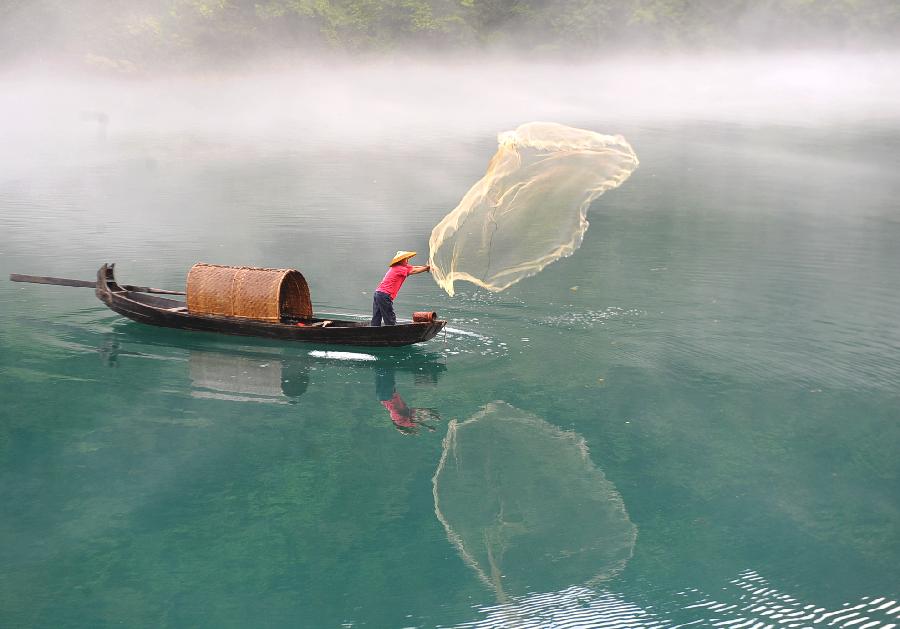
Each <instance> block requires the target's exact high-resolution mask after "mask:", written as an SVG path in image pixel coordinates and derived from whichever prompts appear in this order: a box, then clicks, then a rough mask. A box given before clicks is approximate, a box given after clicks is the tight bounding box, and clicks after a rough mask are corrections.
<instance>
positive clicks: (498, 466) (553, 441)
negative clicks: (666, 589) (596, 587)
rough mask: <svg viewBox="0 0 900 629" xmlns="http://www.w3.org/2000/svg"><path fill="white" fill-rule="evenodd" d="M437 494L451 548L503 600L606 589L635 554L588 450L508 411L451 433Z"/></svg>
mask: <svg viewBox="0 0 900 629" xmlns="http://www.w3.org/2000/svg"><path fill="white" fill-rule="evenodd" d="M432 488H433V493H434V507H435V514H436V515H437V518H438V520H440V522H441V523H442V524H443V525H444V529H445V531H446V533H447V537H448V538H449V540H450V542H451V543H452V544H453V545H454V546H456V548H457V551H458V552H459V554H460V556H461V557H462V559H463V560H464V561H465V562H466V563H467V564H468V565H469V567H470V568H472V569H473V570H474V571H475V573H476V574H477V575H478V577H479V578H480V579H481V580H482V581H483V582H484V583H485V584H486V585H488V586H489V587H490V588H491V589H493V590H494V591H495V593H496V594H497V596H498V598H500V599H503V598H505V597H506V596H514V595H518V594H522V593H524V592H525V591H527V589H528V585H529V583H534V582H540V583H544V584H550V587H568V586H570V585H572V584H575V583H583V584H594V583H597V582H600V581H604V580H606V579H609V578H611V577H612V576H614V575H616V574H618V573H619V572H620V571H621V570H622V569H623V568H624V567H625V565H626V563H627V562H628V560H629V559H630V558H631V554H632V552H633V549H634V543H635V539H636V536H637V529H636V528H635V526H634V524H632V522H631V520H630V519H629V517H628V513H627V512H626V510H625V505H624V503H623V502H622V498H621V497H620V496H619V493H618V492H617V491H616V489H615V487H614V486H613V484H612V483H610V482H609V481H608V480H607V479H606V477H605V476H604V474H603V472H602V471H600V470H599V469H597V467H595V466H594V463H593V462H592V461H591V459H590V457H589V455H588V450H587V447H586V445H585V443H584V440H583V439H582V438H581V437H579V436H578V435H576V434H575V433H572V432H566V431H563V430H560V429H559V428H557V427H556V426H553V425H551V424H549V423H548V422H546V421H544V420H543V419H541V418H539V417H535V416H534V415H531V414H529V413H526V412H524V411H522V410H519V409H517V408H515V407H513V406H510V405H509V404H506V403H505V402H492V403H491V404H488V405H487V406H485V407H484V409H483V410H482V411H481V412H479V413H477V414H476V415H475V416H474V417H472V418H470V419H468V420H466V421H464V422H461V423H459V422H456V421H452V422H451V423H450V425H449V427H448V431H447V436H446V437H445V438H444V442H443V452H442V455H441V459H440V462H439V464H438V467H437V470H436V471H435V474H434V478H433V479H432Z"/></svg>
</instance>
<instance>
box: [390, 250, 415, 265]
mask: <svg viewBox="0 0 900 629" xmlns="http://www.w3.org/2000/svg"><path fill="white" fill-rule="evenodd" d="M414 255H416V252H415V251H398V252H397V255H395V256H394V259H393V260H391V263H390V264H389V265H388V266H394V265H395V264H397V263H398V262H403V261H404V260H409V259H410V258H411V257H413V256H414Z"/></svg>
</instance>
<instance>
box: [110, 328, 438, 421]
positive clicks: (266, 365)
mask: <svg viewBox="0 0 900 629" xmlns="http://www.w3.org/2000/svg"><path fill="white" fill-rule="evenodd" d="M135 338H140V335H129V339H130V340H134V339H135ZM203 340H204V339H202V338H200V337H198V338H196V339H194V340H193V341H191V342H189V343H188V344H187V346H186V347H184V348H183V350H187V352H188V353H187V358H185V357H184V351H183V350H178V351H177V352H176V354H175V355H173V354H172V352H171V350H170V348H169V346H168V345H167V344H166V343H164V342H160V341H159V339H157V338H156V335H148V337H147V342H146V343H137V344H135V343H128V345H127V347H130V348H132V349H123V347H122V344H121V342H120V340H119V337H117V336H116V335H107V336H106V337H105V338H104V342H103V343H102V344H101V346H100V347H99V348H98V351H99V352H100V355H101V357H102V358H103V361H104V362H105V363H106V364H107V365H108V366H110V367H116V366H118V364H119V360H120V359H121V358H122V357H125V356H128V357H131V358H144V359H151V360H172V361H176V362H184V361H185V360H186V361H187V363H188V370H189V377H190V382H191V396H192V397H196V398H211V399H219V400H232V401H241V402H270V403H279V404H285V403H293V402H295V401H296V400H297V398H299V397H300V396H301V395H303V394H304V393H305V392H306V390H307V389H308V388H309V385H310V371H312V370H315V369H316V365H319V366H320V367H321V366H325V365H329V366H330V368H344V367H346V368H347V369H351V370H356V369H368V368H372V369H373V370H374V372H375V378H376V383H377V382H379V381H380V380H381V379H384V378H388V379H389V381H390V383H391V386H393V382H394V373H395V372H398V371H399V372H407V373H411V374H412V376H413V382H414V383H415V385H416V386H422V385H426V386H428V385H432V386H433V385H436V384H437V382H438V378H439V377H440V374H442V373H443V372H444V371H446V370H447V366H446V365H445V364H444V363H442V362H439V361H440V358H441V357H440V355H438V354H434V353H421V352H417V351H415V350H414V349H408V348H407V349H403V350H396V351H395V352H387V353H384V354H380V355H379V356H378V357H376V356H373V355H371V354H363V353H359V352H322V351H318V350H314V351H310V352H296V351H294V350H295V346H292V347H290V348H287V347H271V348H262V347H260V348H253V349H252V350H250V349H237V348H235V349H230V348H229V346H228V345H227V344H225V343H210V342H203ZM156 347H159V348H166V349H165V351H158V350H157V349H154V348H156ZM376 386H377V385H376Z"/></svg>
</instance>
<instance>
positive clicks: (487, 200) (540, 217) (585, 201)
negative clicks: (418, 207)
mask: <svg viewBox="0 0 900 629" xmlns="http://www.w3.org/2000/svg"><path fill="white" fill-rule="evenodd" d="M498 142H499V148H498V149H497V153H496V154H495V155H494V157H493V158H492V159H491V161H490V164H489V165H488V169H487V173H485V175H484V177H483V178H482V179H481V180H480V181H478V183H476V184H475V185H474V186H472V188H471V189H470V190H469V191H468V192H467V193H466V195H465V196H464V197H463V199H462V201H460V203H459V205H458V206H457V207H456V209H454V210H453V211H452V212H450V213H449V214H448V215H447V216H445V217H444V218H443V220H441V222H440V223H438V225H437V226H436V227H435V228H434V230H432V232H431V239H430V241H429V248H430V256H429V264H431V273H432V275H433V277H434V279H435V281H436V282H437V283H438V284H439V285H440V286H441V287H442V288H443V289H444V290H445V291H447V293H448V294H450V295H453V293H454V289H453V283H454V282H455V281H456V280H466V281H469V282H472V283H474V284H477V285H478V286H481V287H483V288H486V289H488V290H491V291H495V292H499V291H502V290H504V289H506V288H509V287H510V286H512V285H513V284H515V283H516V282H518V281H519V280H521V279H523V278H526V277H529V276H531V275H534V274H535V273H538V272H539V271H540V270H541V269H543V268H544V267H545V266H547V265H548V264H550V263H551V262H554V261H555V260H558V259H559V258H561V257H563V256H568V255H571V254H572V252H573V251H575V250H576V249H577V248H578V247H579V246H580V245H581V240H582V238H583V236H584V232H585V231H586V230H587V228H588V221H587V218H586V214H587V210H588V206H589V205H590V203H591V201H593V200H594V199H596V198H597V197H598V196H600V195H601V194H603V193H604V192H606V191H607V190H610V189H611V188H615V187H617V186H618V185H620V184H621V183H622V182H623V181H625V180H626V179H627V178H628V177H629V175H631V173H632V172H633V171H634V169H635V168H637V165H638V159H637V156H636V155H635V153H634V151H633V150H632V148H631V146H630V145H629V144H628V142H626V141H625V138H623V137H622V136H620V135H615V136H613V135H602V134H600V133H594V132H592V131H585V130H583V129H575V128H572V127H566V126H564V125H560V124H555V123H549V122H531V123H528V124H524V125H522V126H520V127H519V128H518V129H516V130H515V131H507V132H505V133H501V134H500V135H499V136H498Z"/></svg>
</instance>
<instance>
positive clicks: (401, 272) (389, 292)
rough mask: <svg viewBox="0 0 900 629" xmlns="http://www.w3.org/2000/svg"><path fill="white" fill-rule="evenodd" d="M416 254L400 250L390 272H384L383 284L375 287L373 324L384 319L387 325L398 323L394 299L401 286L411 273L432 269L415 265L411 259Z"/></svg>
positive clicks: (377, 324) (378, 323) (428, 266)
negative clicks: (410, 261)
mask: <svg viewBox="0 0 900 629" xmlns="http://www.w3.org/2000/svg"><path fill="white" fill-rule="evenodd" d="M415 255H416V252H415V251H398V252H397V255H395V256H394V259H393V260H391V264H390V268H388V272H387V273H385V274H384V279H383V280H381V284H379V285H378V288H376V289H375V297H374V299H373V303H372V326H373V327H377V326H380V325H381V322H382V321H384V324H385V325H396V324H397V315H395V314H394V299H395V298H396V297H397V293H399V292H400V287H401V286H403V282H404V281H405V280H406V277H407V276H409V275H417V274H419V273H425V272H430V271H431V266H430V265H428V264H425V265H423V266H413V265H411V264H410V263H409V259H410V258H412V257H413V256H415Z"/></svg>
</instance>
